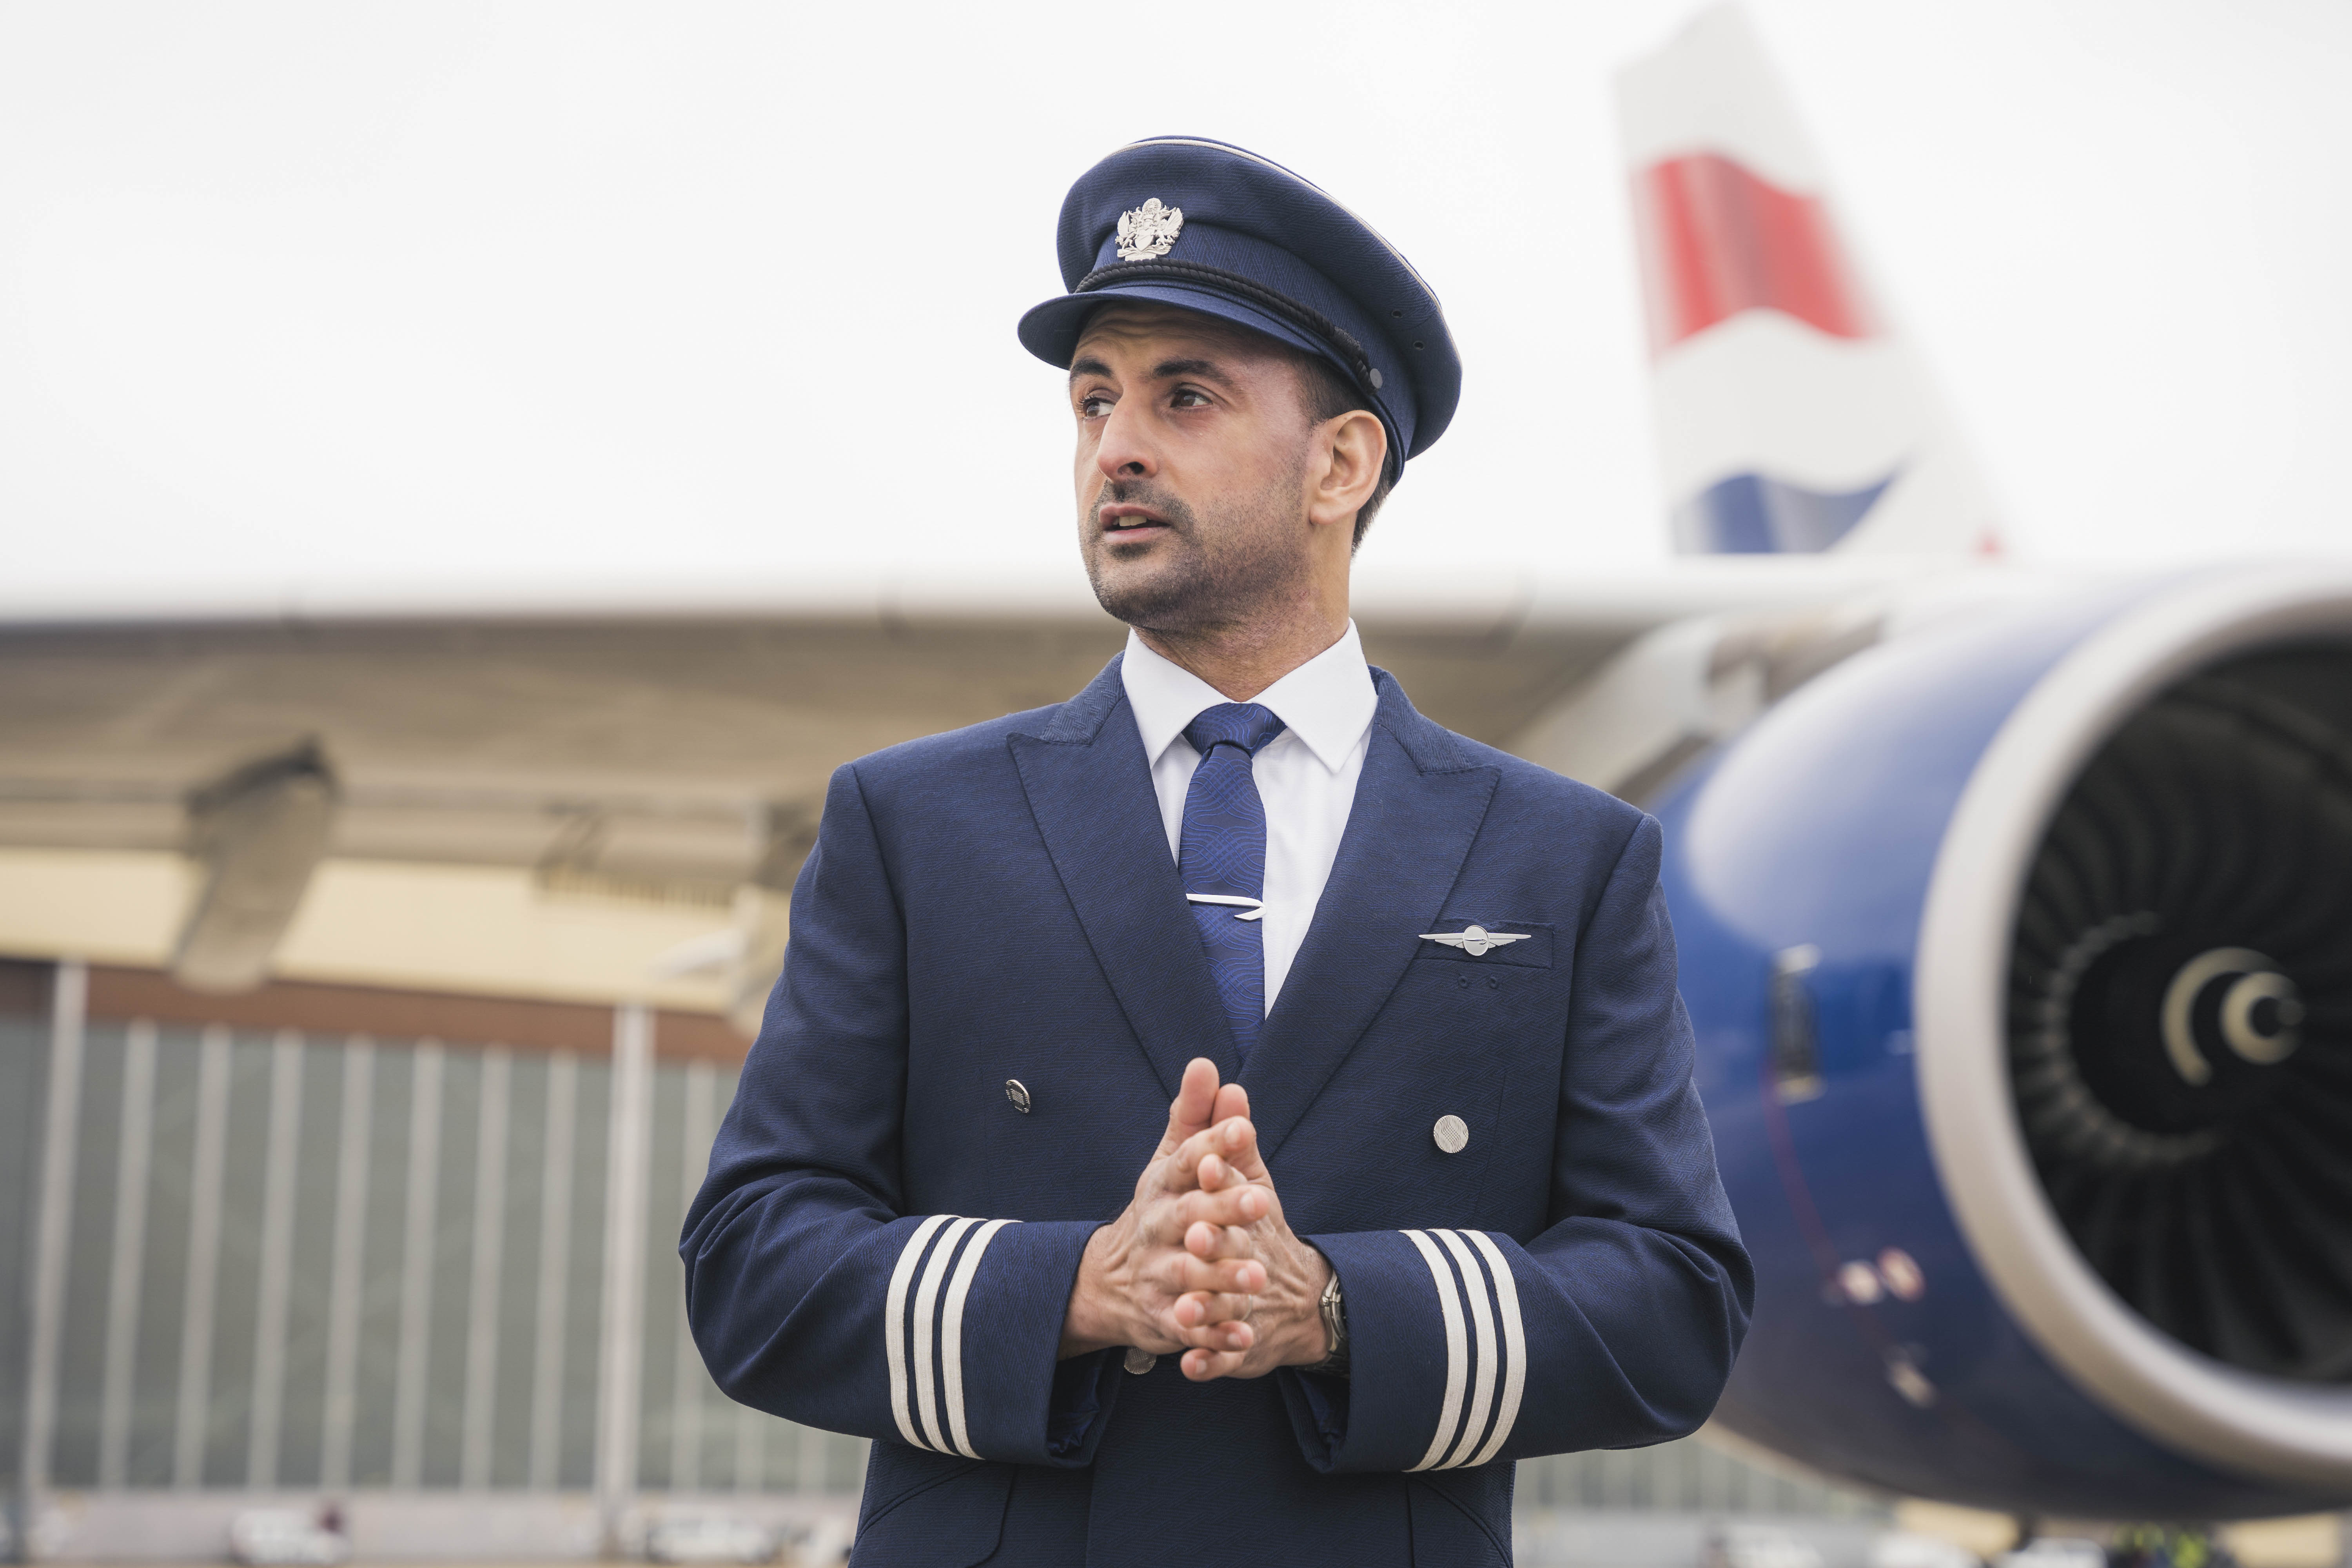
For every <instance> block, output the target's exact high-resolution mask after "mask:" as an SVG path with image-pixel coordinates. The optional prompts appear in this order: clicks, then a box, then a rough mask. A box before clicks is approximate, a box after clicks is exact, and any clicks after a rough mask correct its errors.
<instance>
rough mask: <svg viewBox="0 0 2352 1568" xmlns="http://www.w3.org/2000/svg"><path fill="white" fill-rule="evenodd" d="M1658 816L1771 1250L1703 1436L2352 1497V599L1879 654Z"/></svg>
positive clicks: (2154, 599) (1705, 1066)
mask: <svg viewBox="0 0 2352 1568" xmlns="http://www.w3.org/2000/svg"><path fill="white" fill-rule="evenodd" d="M1657 809H1658V815H1659V816H1660V817H1661V818H1662V819H1663V820H1664V823H1665V826H1666V830H1667V841H1668V851H1667V863H1666V868H1665V883H1666V889H1667V896H1668V899H1669V900H1670V902H1671V904H1672V907H1673V911H1674V917H1675V928H1676V932H1677V936H1678V938H1679V940H1680V943H1681V950H1682V955H1683V988H1684V994H1685V998H1686V1000H1687V1002H1688V1004H1689V1006H1690V1011H1691V1016H1692V1021H1693V1023H1694V1025H1695V1026H1696V1031H1697V1037H1698V1049H1699V1063H1700V1067H1699V1071H1700V1083H1701V1087H1702V1089H1704V1091H1705V1094H1706V1101H1707V1105H1708V1109H1709V1111H1710V1114H1711V1116H1712V1118H1713V1121H1714V1124H1715V1130H1716V1137H1717V1152H1718V1157H1719V1159H1720V1161H1721V1164H1722V1168H1723V1173H1724V1179H1725V1181H1726V1183H1727V1185H1728V1186H1729V1188H1730V1192H1731V1197H1732V1201H1733V1204H1734V1205H1735V1207H1736V1208H1737V1210H1738V1215H1739V1219H1740V1223H1741V1225H1742V1226H1743V1228H1744V1229H1745V1232H1746V1234H1747V1237H1748V1244H1749V1246H1750V1247H1751V1248H1752V1249H1753V1251H1754V1252H1755V1255H1756V1260H1757V1266H1758V1286H1757V1289H1758V1300H1757V1308H1756V1318H1755V1326H1754V1329H1753V1331H1752V1332H1751V1334H1750V1336H1749V1338H1748V1346H1747V1350H1746V1352H1745V1353H1744V1354H1743V1356H1742V1357H1741V1360H1740V1363H1739V1366H1738V1371H1737V1373H1735V1375H1734V1377H1733V1380H1732V1384H1731V1387H1730V1390H1729V1391H1728V1393H1727V1394H1726V1396H1725V1399H1724V1402H1723V1405H1722V1408H1721V1410H1720V1411H1719V1413H1718V1419H1719V1420H1720V1421H1722V1422H1723V1423H1724V1424H1725V1425H1726V1426H1729V1427H1730V1428H1731V1429H1732V1430H1733V1431H1735V1432H1738V1433H1739V1434H1741V1435H1743V1436H1748V1437H1750V1438H1753V1439H1755V1440H1757V1441H1759V1442H1761V1443H1764V1444H1766V1445H1768V1446H1769V1447H1774V1448H1777V1449H1779V1450H1780V1451H1782V1452H1784V1453H1786V1454H1789V1455H1790V1456H1792V1457H1794V1458H1799V1459H1801V1460H1803V1461H1806V1462H1808V1463H1810V1464H1811V1465H1813V1466H1815V1467H1817V1468H1821V1469H1823V1470H1827V1471H1830V1472H1832V1473H1834V1474H1838V1475H1842V1476H1845V1477H1849V1478H1853V1479H1858V1480H1861V1481H1864V1482H1866V1483H1869V1484H1872V1485H1874V1486H1879V1487H1884V1488H1887V1489H1894V1490H1897V1491H1901V1492H1905V1493H1909V1494H1913V1495H1918V1496H1926V1497H1934V1498H1942V1499H1947V1500H1953V1501H1959V1502H1969V1503H1975V1504H1978V1505H1979V1506H1985V1507H1993V1508H2000V1509H2004V1510H2012V1511H2030V1512H2035V1513H2042V1514H2057V1515H2065V1516H2073V1517H2078V1518H2107V1519H2147V1520H2156V1519H2190V1520H2219V1519H2229V1518H2241V1517H2248V1516H2257V1515H2264V1514H2278V1513H2287V1512H2295V1511H2303V1510H2313V1509H2319V1508H2326V1507H2341V1506H2343V1505H2344V1504H2345V1503H2346V1502H2347V1500H2352V577H2347V576H2345V575H2342V574H2337V575H2336V576H2334V577H2329V576H2327V575H2326V574H2315V573H2310V572H2304V573H2298V574H2293V575H2286V574H2258V575H2254V574H2249V575H2236V576H2231V577H2229V578H2227V579H2219V580H2217V579H2214V578H2212V577H2210V575H2209V576H2208V577H2205V578H2203V579H2200V581H2198V582H2197V583H2195V584H2182V583H2179V582H2175V583H2172V584H2160V585H2150V584H2137V585H2130V586H2113V587H2107V588H2102V589H2095V590H2090V589H2081V588H2076V589H2072V590H2068V591H2065V592H2063V593H2059V594H2055V595H2051V596H2047V597H2043V598H2041V599H2037V600H2033V601H2031V602H2024V603H2015V604H2011V605H2006V606H2003V607H2000V608H1997V609H1989V610H1981V611H1979V612H1976V613H1973V614H1972V615H1971V616H1969V617H1968V618H1966V619H1964V620H1958V621H1955V622H1952V623H1948V624H1946V625H1944V626H1938V627H1934V628H1930V629H1927V630H1922V631H1919V632H1916V633H1914V634H1912V635H1910V636H1907V637H1898V638H1896V639H1895V640H1893V641H1890V642H1888V643H1886V644H1885V645H1883V646H1881V647H1876V648H1874V649H1872V650H1870V651H1868V652H1866V653H1864V654H1862V655H1859V656H1857V657H1856V658H1853V659H1851V660H1850V661H1848V662H1847V663H1845V664H1843V665H1842V666H1840V667H1839V668H1835V669H1833V670H1832V671H1830V672H1829V673H1827V674H1825V675H1823V676H1822V677H1821V678H1819V679H1816V680H1815V681H1813V682H1812V683H1811V685H1809V686H1807V687H1805V688H1803V689H1800V690H1798V691H1797V692H1795V693H1794V694H1792V695H1791V696H1790V697H1789V698H1788V699H1787V700H1785V701H1784V702H1782V703H1781V704H1780V706H1778V707H1777V708H1775V709H1774V710H1771V711H1770V712H1769V713H1768V714H1766V715H1765V716H1764V717H1763V718H1762V719H1761V720H1759V721H1758V722H1757V723H1756V724H1755V725H1754V726H1753V727H1752V728H1751V729H1750V730H1749V731H1748V732H1747V733H1746V734H1744V735H1743V736H1741V737H1740V738H1739V739H1738V741H1737V742H1734V743H1732V744H1731V745H1729V746H1727V748H1725V749H1724V750H1723V751H1722V752H1720V753H1718V754H1717V755H1716V756H1715V757H1713V758H1711V759H1710V760H1708V761H1706V763H1702V764H1700V766H1699V767H1698V768H1697V769H1696V771H1695V772H1694V773H1692V774H1691V775H1689V776H1687V777H1685V779H1683V780H1681V781H1678V782H1677V783H1676V784H1675V785H1674V786H1673V787H1672V788H1671V789H1670V790H1669V791H1668V792H1667V794H1666V795H1665V796H1664V798H1663V799H1662V800H1661V801H1660V802H1659V803H1658V806H1657Z"/></svg>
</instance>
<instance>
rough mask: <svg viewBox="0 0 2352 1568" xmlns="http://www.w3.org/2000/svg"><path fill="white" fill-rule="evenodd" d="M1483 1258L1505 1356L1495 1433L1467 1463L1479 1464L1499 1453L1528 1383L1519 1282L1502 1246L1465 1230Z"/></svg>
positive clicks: (1484, 1234)
mask: <svg viewBox="0 0 2352 1568" xmlns="http://www.w3.org/2000/svg"><path fill="white" fill-rule="evenodd" d="M1465 1235H1467V1236H1468V1237H1470V1241H1471V1244H1472V1245H1473V1246H1475V1247H1477V1248H1478V1250H1479V1252H1480V1253H1481V1254H1482V1255H1483V1256H1484V1257H1485V1258H1486V1268H1487V1270H1488V1271H1489V1272H1490V1273H1492V1274H1493V1275H1494V1276H1495V1300H1496V1304H1497V1305H1499V1306H1500V1307H1501V1309H1502V1318H1503V1354H1504V1356H1505V1357H1506V1358H1507V1363H1506V1365H1505V1367H1504V1376H1503V1407H1502V1409H1501V1410H1499V1411H1498V1412H1496V1415H1495V1435H1494V1436H1491V1437H1489V1438H1487V1439H1486V1447H1483V1448H1481V1449H1479V1450H1478V1457H1477V1458H1475V1459H1473V1460H1471V1461H1470V1462H1471V1463H1472V1464H1474V1465H1483V1464H1485V1463H1486V1461H1487V1460H1489V1459H1491V1458H1494V1457H1495V1456H1496V1454H1498V1453H1500V1452H1502V1449H1503V1440H1504V1439H1505V1438H1507V1437H1508V1436H1510V1435H1511V1424H1512V1423H1513V1422H1515V1421H1517V1419H1518V1418H1519V1395H1520V1394H1524V1393H1526V1392H1527V1386H1528V1334H1527V1329H1526V1327H1525V1325H1524V1324H1522V1323H1521V1322H1520V1321H1519V1285H1518V1281H1517V1279H1513V1278H1512V1276H1511V1260H1510V1259H1509V1258H1506V1257H1504V1256H1503V1249H1502V1248H1501V1247H1496V1245H1495V1241H1494V1238H1493V1237H1490V1236H1488V1235H1487V1234H1486V1232H1485V1231H1483V1230H1473V1231H1468V1232H1465Z"/></svg>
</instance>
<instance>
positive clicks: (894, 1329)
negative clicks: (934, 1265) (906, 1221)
mask: <svg viewBox="0 0 2352 1568" xmlns="http://www.w3.org/2000/svg"><path fill="white" fill-rule="evenodd" d="M950 1217H952V1216H950V1215H943V1214H935V1215H931V1216H930V1217H929V1219H927V1220H925V1221H923V1223H922V1224H920V1225H919V1226H916V1227H915V1234H914V1235H913V1236H911V1237H908V1238H907V1245H906V1246H905V1247H901V1248H900V1249H899V1251H898V1267H897V1268H893V1269H891V1270H890V1292H889V1294H888V1296H887V1297H886V1298H885V1299H884V1300H883V1303H882V1347H883V1352H884V1359H885V1360H886V1361H887V1363H889V1368H890V1415H892V1417H893V1418H894V1419H896V1420H897V1421H898V1436H901V1437H904V1438H905V1439H907V1441H908V1442H909V1443H912V1444H913V1445H914V1446H915V1447H918V1448H928V1447H930V1445H929V1444H928V1443H926V1442H924V1441H923V1439H922V1436H921V1434H919V1433H918V1432H917V1431H916V1430H915V1423H914V1421H913V1419H912V1418H911V1417H910V1416H909V1415H908V1410H907V1317H906V1311H907V1286H908V1282H909V1281H910V1280H912V1279H914V1277H915V1265H916V1264H918V1263H919V1262H921V1261H922V1258H923V1247H924V1244H925V1243H927V1242H929V1240H930V1239H931V1233H932V1232H934V1231H936V1230H938V1229H939V1228H940V1226H943V1225H945V1224H947V1222H948V1221H949V1219H950Z"/></svg>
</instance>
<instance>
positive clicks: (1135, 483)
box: [1086, 463, 1310, 637]
mask: <svg viewBox="0 0 2352 1568" xmlns="http://www.w3.org/2000/svg"><path fill="white" fill-rule="evenodd" d="M1300 468H1301V474H1300V475H1291V476H1286V478H1285V479H1279V480H1277V481H1276V482H1275V483H1273V484H1270V485H1268V486H1267V487H1265V489H1262V490H1260V491H1258V492H1257V493H1256V494H1255V495H1251V496H1245V497H1243V498H1241V499H1240V500H1237V501H1235V502H1234V503H1233V504H1232V505H1230V506H1226V507H1221V508H1219V509H1217V510H1216V511H1215V512H1214V513H1213V516H1212V518H1211V521H1210V525H1209V526H1207V527H1205V528H1204V527H1203V526H1202V521H1201V518H1200V515H1199V514H1198V513H1197V512H1196V511H1195V510H1193V509H1192V507H1191V506H1189V505H1187V504H1186V503H1185V502H1184V501H1183V500H1181V498H1180V497H1177V496H1175V495H1172V494H1171V493H1169V492H1167V491H1165V490H1163V489H1160V488H1159V487H1157V486H1155V485H1152V484H1150V482H1148V481H1144V480H1134V479H1127V480H1106V481H1105V482H1104V485H1103V488H1102V491H1101V493H1100V494H1099V495H1097V497H1096V498H1095V504H1094V505H1093V506H1092V507H1090V508H1089V509H1087V528H1088V548H1087V552H1086V562H1087V580H1088V581H1089V582H1091V583H1092V584H1094V590H1095V599H1096V602H1097V603H1098V604H1100V605H1102V607H1103V608H1104V610H1105V611H1107V612H1108V613H1109V614H1110V615H1111V616H1113V617H1115V618H1117V619H1118V620H1121V621H1124V622H1126V623H1127V624H1128V625H1129V626H1134V627H1137V628H1139V630H1142V631H1147V632H1158V633H1163V634H1166V635H1169V636H1174V637H1181V636H1184V635H1185V634H1187V633H1196V632H1203V631H1212V630H1216V629H1219V628H1222V627H1227V626H1236V625H1240V624H1243V623H1245V622H1247V621H1249V620H1251V619H1253V618H1255V616H1257V615H1258V614H1260V613H1262V612H1265V611H1268V610H1271V609H1274V608H1276V607H1277V606H1279V605H1284V604H1286V603H1288V602H1289V601H1291V600H1293V599H1296V598H1297V597H1298V596H1299V595H1301V594H1302V593H1304V592H1306V590H1307V584H1308V581H1309V578H1310V573H1309V570H1308V562H1307V547H1306V538H1305V530H1304V529H1303V527H1301V526H1300V525H1299V519H1298V484H1299V479H1300V477H1301V475H1303V472H1304V464H1303V463H1302V464H1301V466H1300ZM1113 504H1125V505H1134V506H1147V507H1150V509H1151V510H1153V511H1155V512H1157V513H1158V514H1159V515H1160V517H1162V518H1163V519H1165V520H1166V521H1167V522H1168V525H1169V528H1170V529H1171V535H1172V536H1171V537H1169V538H1166V539H1163V540H1161V541H1160V543H1159V545H1158V547H1157V549H1156V550H1155V551H1154V554H1156V555H1157V556H1159V559H1158V560H1155V561H1152V562H1150V563H1148V565H1147V564H1146V563H1131V564H1132V565H1135V566H1139V567H1143V568H1144V569H1142V570H1119V569H1118V568H1121V567H1123V566H1128V565H1129V564H1130V563H1122V562H1120V561H1119V560H1118V556H1117V555H1116V554H1115V553H1114V552H1115V550H1116V548H1117V545H1116V543H1115V540H1116V536H1115V535H1111V536H1106V535H1104V534H1102V533H1101V532H1100V531H1099V530H1098V527H1097V521H1096V520H1097V517H1098V516H1099V514H1100V512H1101V510H1102V509H1103V508H1104V507H1105V506H1108V505H1113Z"/></svg>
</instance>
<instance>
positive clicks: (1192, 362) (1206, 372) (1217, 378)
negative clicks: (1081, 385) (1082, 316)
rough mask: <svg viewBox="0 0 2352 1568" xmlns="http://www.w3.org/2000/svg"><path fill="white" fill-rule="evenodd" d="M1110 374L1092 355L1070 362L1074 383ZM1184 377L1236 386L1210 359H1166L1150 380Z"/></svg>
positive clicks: (1156, 366) (1221, 367) (1108, 369)
mask: <svg viewBox="0 0 2352 1568" xmlns="http://www.w3.org/2000/svg"><path fill="white" fill-rule="evenodd" d="M1109 374H1111V368H1110V366H1109V365H1108V364H1106V363H1103V362H1102V361H1101V360H1098V359H1096V358H1095V357H1093V356H1092V355H1091V354H1090V355H1088V356H1087V357H1086V358H1084V359H1076V360H1072V361H1071V362H1070V379H1071V380H1072V381H1077V380H1079V379H1081V378H1082V377H1085V376H1089V375H1100V376H1108V375H1109ZM1184 375H1192V376H1198V377H1200V378H1201V379H1202V380H1203V381H1213V382H1215V383H1217V384H1219V385H1221V386H1231V385H1233V384H1234V378H1233V377H1232V376H1230V375H1228V374H1225V371H1224V368H1223V366H1222V365H1220V364H1218V363H1217V362H1216V361H1214V360H1208V359H1164V360H1161V361H1160V363H1158V364H1155V365H1153V366H1152V367H1151V370H1150V374H1149V377H1148V379H1150V380H1152V381H1173V380H1175V379H1176V378H1177V377H1179V376H1184Z"/></svg>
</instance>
